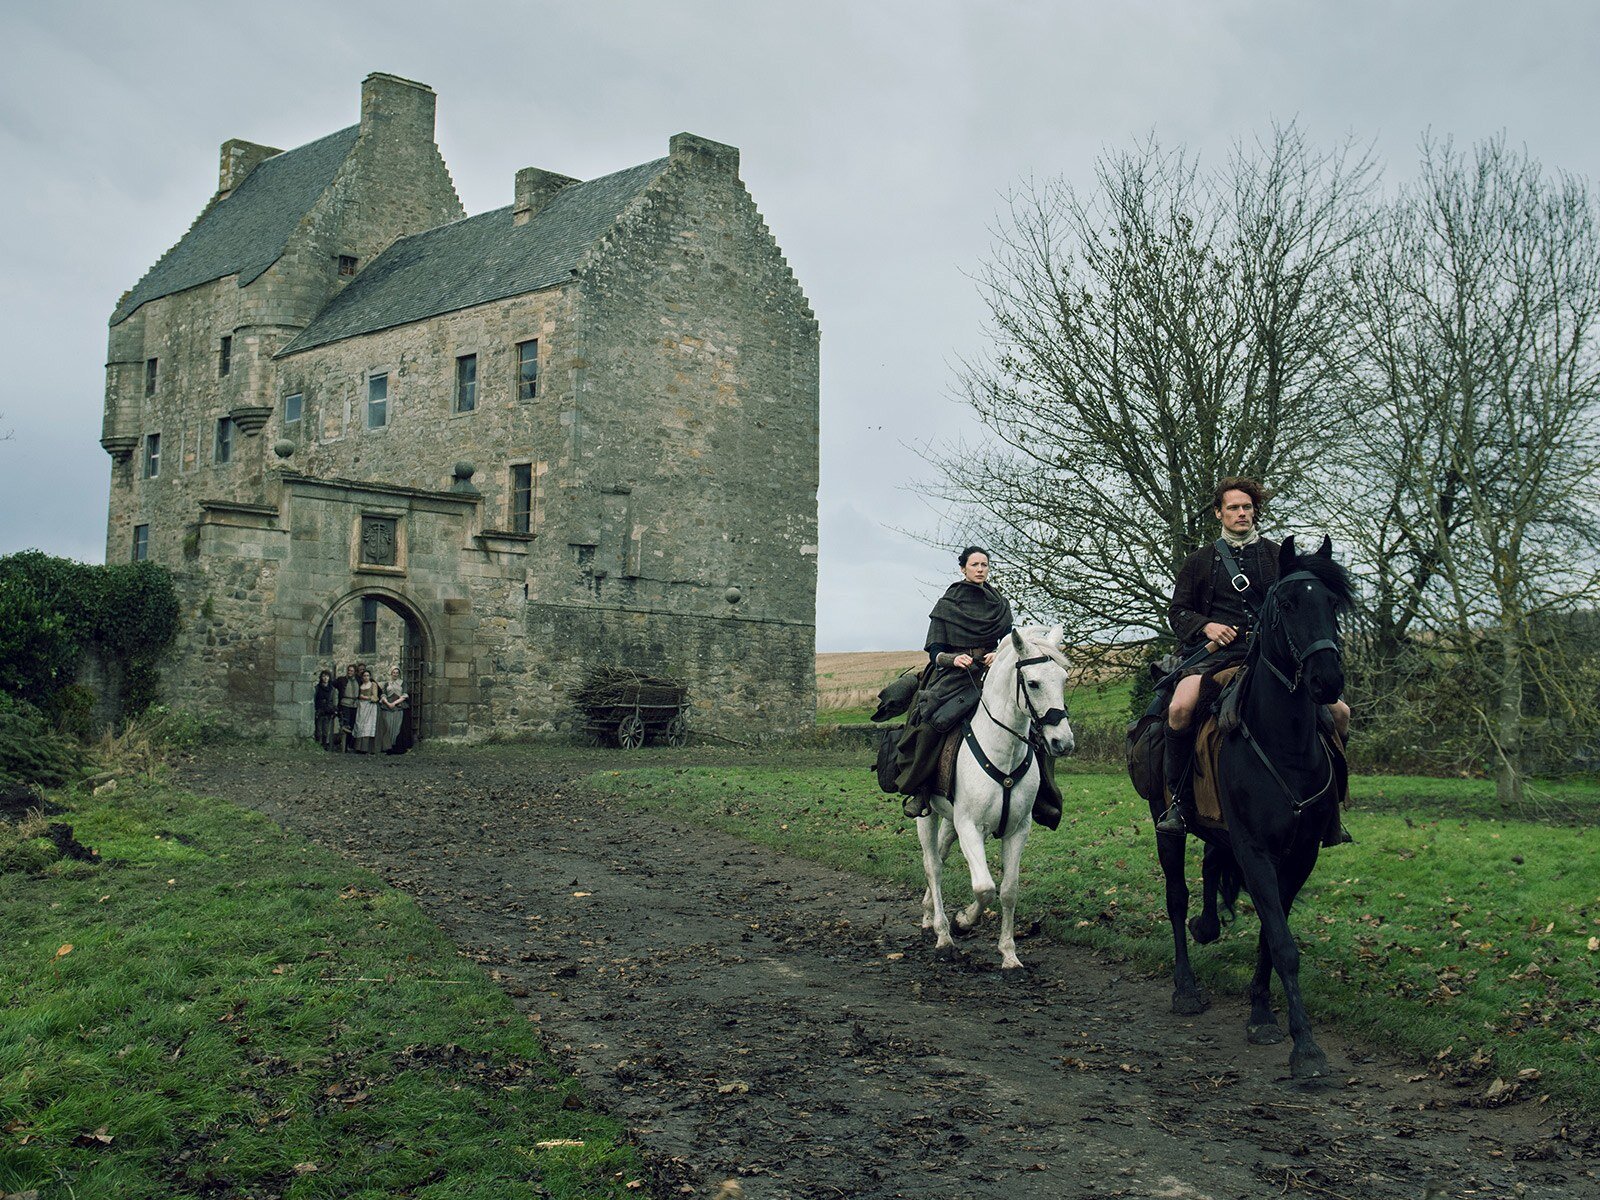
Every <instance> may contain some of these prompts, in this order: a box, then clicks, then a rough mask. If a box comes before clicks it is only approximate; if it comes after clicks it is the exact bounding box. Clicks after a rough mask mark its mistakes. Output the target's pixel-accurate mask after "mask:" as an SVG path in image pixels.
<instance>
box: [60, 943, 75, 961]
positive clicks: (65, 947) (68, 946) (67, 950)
mask: <svg viewBox="0 0 1600 1200" xmlns="http://www.w3.org/2000/svg"><path fill="white" fill-rule="evenodd" d="M71 953H72V943H71V942H63V943H62V945H61V949H59V950H57V951H56V957H57V958H65V957H66V956H67V955H69V954H71Z"/></svg>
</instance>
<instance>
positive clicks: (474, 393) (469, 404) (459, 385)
mask: <svg viewBox="0 0 1600 1200" xmlns="http://www.w3.org/2000/svg"><path fill="white" fill-rule="evenodd" d="M477 407H478V356H477V355H476V354H463V355H462V356H461V357H460V358H458V359H456V411H457V412H471V411H472V410H473V409H475V408H477Z"/></svg>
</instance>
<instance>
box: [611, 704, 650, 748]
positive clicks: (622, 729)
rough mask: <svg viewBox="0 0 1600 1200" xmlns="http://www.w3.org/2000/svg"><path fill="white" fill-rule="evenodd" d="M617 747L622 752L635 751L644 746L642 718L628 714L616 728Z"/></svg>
mask: <svg viewBox="0 0 1600 1200" xmlns="http://www.w3.org/2000/svg"><path fill="white" fill-rule="evenodd" d="M617 745H619V746H621V747H622V748H623V749H624V750H637V749H638V748H639V747H640V746H642V745H644V718H643V717H641V716H639V715H638V714H637V713H630V714H629V715H628V716H626V717H623V718H622V723H621V724H620V725H618V726H617Z"/></svg>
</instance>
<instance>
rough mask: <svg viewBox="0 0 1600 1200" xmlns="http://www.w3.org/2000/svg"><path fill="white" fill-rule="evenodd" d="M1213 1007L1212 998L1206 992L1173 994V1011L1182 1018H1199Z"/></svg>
mask: <svg viewBox="0 0 1600 1200" xmlns="http://www.w3.org/2000/svg"><path fill="white" fill-rule="evenodd" d="M1210 1007H1211V997H1210V996H1208V995H1206V994H1205V993H1204V992H1173V993H1172V1011H1173V1012H1174V1013H1175V1014H1176V1015H1177V1016H1180V1017H1197V1016H1199V1015H1200V1014H1201V1013H1203V1012H1205V1010H1206V1009H1208V1008H1210Z"/></svg>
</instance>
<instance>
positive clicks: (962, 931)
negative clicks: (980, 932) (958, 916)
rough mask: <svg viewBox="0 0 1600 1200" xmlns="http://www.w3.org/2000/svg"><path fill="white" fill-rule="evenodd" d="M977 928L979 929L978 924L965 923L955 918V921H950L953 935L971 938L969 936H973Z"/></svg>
mask: <svg viewBox="0 0 1600 1200" xmlns="http://www.w3.org/2000/svg"><path fill="white" fill-rule="evenodd" d="M976 929H977V926H975V925H964V924H962V923H961V921H960V920H955V921H951V922H950V936H951V937H958V938H969V937H971V936H972V934H973V932H974V931H975V930H976Z"/></svg>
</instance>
